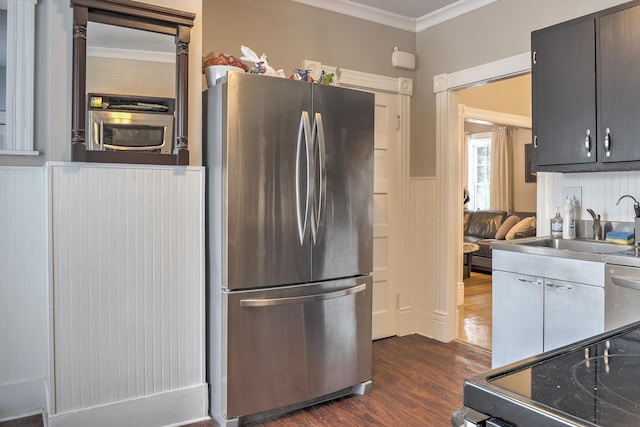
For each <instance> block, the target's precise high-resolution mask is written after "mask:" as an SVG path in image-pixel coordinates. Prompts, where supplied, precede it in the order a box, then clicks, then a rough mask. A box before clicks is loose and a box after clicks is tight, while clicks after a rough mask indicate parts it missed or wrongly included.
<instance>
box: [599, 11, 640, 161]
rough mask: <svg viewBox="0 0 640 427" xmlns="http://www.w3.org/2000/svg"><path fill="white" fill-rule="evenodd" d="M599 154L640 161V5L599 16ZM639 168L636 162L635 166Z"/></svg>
mask: <svg viewBox="0 0 640 427" xmlns="http://www.w3.org/2000/svg"><path fill="white" fill-rule="evenodd" d="M599 35H600V38H599V45H598V51H599V54H600V62H599V67H598V75H599V91H598V98H599V100H600V110H599V111H600V115H599V120H598V154H599V159H600V161H602V162H603V163H613V162H637V161H640V120H639V119H640V78H639V77H640V6H636V7H633V8H630V9H625V10H622V11H619V12H616V13H612V14H609V15H606V16H603V17H601V18H600V32H599ZM636 168H637V165H636Z"/></svg>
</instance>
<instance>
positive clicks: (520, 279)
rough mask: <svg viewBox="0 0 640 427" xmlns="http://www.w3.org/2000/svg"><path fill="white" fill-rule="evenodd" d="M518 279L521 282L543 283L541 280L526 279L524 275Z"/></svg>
mask: <svg viewBox="0 0 640 427" xmlns="http://www.w3.org/2000/svg"><path fill="white" fill-rule="evenodd" d="M518 281H519V282H523V283H530V284H532V285H536V284H540V283H542V282H540V280H531V279H525V278H524V277H518Z"/></svg>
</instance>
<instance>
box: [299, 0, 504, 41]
mask: <svg viewBox="0 0 640 427" xmlns="http://www.w3.org/2000/svg"><path fill="white" fill-rule="evenodd" d="M291 1H295V2H296V3H302V4H306V5H307V6H313V7H317V8H319V9H325V10H330V11H332V12H337V13H341V14H343V15H349V16H353V17H355V18H360V19H364V20H366V21H371V22H375V23H377V24H382V25H386V26H388V27H393V28H398V29H400V30H405V31H411V32H414V33H419V32H420V31H424V30H426V29H427V28H430V27H433V26H435V25H438V24H441V23H442V22H445V21H448V20H450V19H453V18H456V17H458V16H460V15H464V14H465V13H468V12H471V11H473V10H476V9H480V8H481V7H484V6H487V5H489V4H491V3H494V2H496V1H498V0H459V1H457V2H456V3H453V4H451V5H449V6H445V7H443V8H442V9H438V10H436V11H434V12H432V13H429V14H427V15H424V16H421V17H420V18H418V19H415V18H410V17H408V16H403V15H398V14H396V13H392V12H387V11H385V10H381V9H378V8H375V7H371V6H367V5H364V4H361V3H356V2H353V1H349V0H291Z"/></svg>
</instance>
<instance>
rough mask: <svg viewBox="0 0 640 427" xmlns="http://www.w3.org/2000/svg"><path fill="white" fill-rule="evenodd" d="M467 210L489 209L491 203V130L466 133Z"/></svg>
mask: <svg viewBox="0 0 640 427" xmlns="http://www.w3.org/2000/svg"><path fill="white" fill-rule="evenodd" d="M467 145H468V147H467V148H468V149H467V157H468V162H469V163H468V167H467V171H468V183H467V188H468V190H469V203H468V204H467V209H469V210H479V209H481V210H484V209H489V207H490V204H491V132H482V133H473V134H469V135H467Z"/></svg>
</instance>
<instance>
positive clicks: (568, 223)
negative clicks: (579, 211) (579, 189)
mask: <svg viewBox="0 0 640 427" xmlns="http://www.w3.org/2000/svg"><path fill="white" fill-rule="evenodd" d="M562 238H563V239H575V238H576V215H575V209H574V206H573V201H572V200H571V199H570V198H568V197H567V198H566V199H565V201H564V220H563V223H562Z"/></svg>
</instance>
